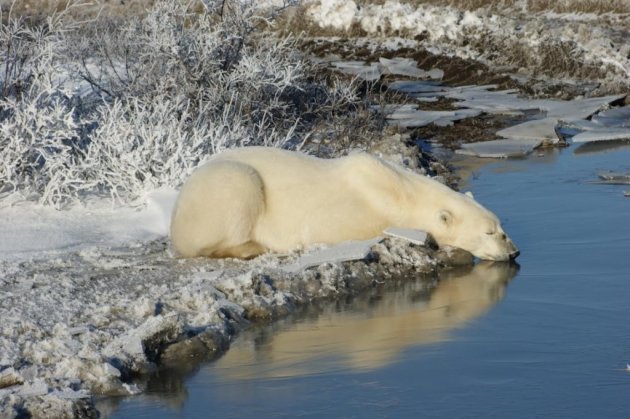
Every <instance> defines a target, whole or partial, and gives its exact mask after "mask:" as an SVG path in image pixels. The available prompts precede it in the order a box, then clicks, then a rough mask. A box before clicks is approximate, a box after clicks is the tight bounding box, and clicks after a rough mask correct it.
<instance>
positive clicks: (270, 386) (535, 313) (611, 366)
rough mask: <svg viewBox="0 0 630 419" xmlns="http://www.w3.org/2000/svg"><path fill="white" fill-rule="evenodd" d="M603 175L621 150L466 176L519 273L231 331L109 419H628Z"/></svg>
mask: <svg viewBox="0 0 630 419" xmlns="http://www.w3.org/2000/svg"><path fill="white" fill-rule="evenodd" d="M576 151H577V152H576ZM602 170H613V171H624V172H630V147H621V148H617V149H611V150H604V151H601V150H598V149H597V148H595V149H593V148H591V149H577V148H575V147H571V148H568V149H564V150H555V151H550V152H548V153H547V155H546V156H545V157H541V156H534V157H531V158H530V159H527V160H516V161H513V160H510V161H501V162H496V163H493V164H490V165H486V166H483V167H481V168H480V169H479V170H477V171H476V172H475V173H474V175H473V178H472V180H471V182H470V189H472V191H473V192H474V194H475V197H476V199H477V200H479V201H480V202H482V203H483V204H484V205H486V206H487V207H489V208H491V209H492V210H493V211H494V212H496V213H497V214H498V215H499V216H500V217H501V219H502V220H503V222H504V226H505V228H506V230H507V231H508V232H509V234H510V235H511V236H512V238H513V239H514V241H515V242H516V243H517V244H518V245H519V247H520V249H521V256H520V258H519V259H518V262H519V264H520V270H518V272H517V269H516V268H515V267H514V266H511V265H509V264H487V263H483V264H480V265H478V266H476V267H475V268H474V269H472V270H471V269H467V270H464V271H458V272H452V273H449V274H445V277H444V278H442V280H441V281H440V282H439V284H438V285H437V287H435V288H434V289H427V287H426V285H423V284H422V283H420V282H417V281H409V282H408V283H406V284H405V285H403V286H401V287H400V288H399V289H397V290H395V291H388V292H385V293H382V294H378V295H377V294H374V295H371V296H368V297H366V298H364V299H355V300H353V301H351V302H347V303H343V302H339V303H337V304H335V305H330V306H329V307H322V308H318V309H317V310H314V311H315V312H316V314H317V315H315V314H314V313H310V314H308V313H307V314H304V315H302V316H299V317H301V318H300V319H299V320H296V319H289V320H288V321H285V322H281V323H278V324H275V325H273V326H271V327H268V328H265V329H257V330H252V331H249V332H246V333H245V334H243V335H242V336H241V337H239V339H237V341H236V342H235V343H234V345H233V347H232V348H231V349H230V350H229V351H228V353H227V354H226V355H225V356H224V357H222V358H221V359H219V360H218V361H216V362H211V363H207V364H203V365H201V366H200V367H199V368H198V371H197V372H196V373H194V374H189V376H188V377H187V378H186V379H182V378H181V377H178V376H173V377H165V378H163V379H162V380H161V381H160V383H161V384H158V385H153V386H151V387H152V390H151V391H150V392H148V393H147V394H143V395H141V396H138V397H134V398H129V399H124V400H122V401H120V404H119V405H118V406H117V407H116V408H114V405H113V404H110V405H109V408H111V409H114V412H113V415H112V416H113V417H116V418H126V417H147V418H149V417H151V418H156V417H183V418H206V417H208V418H210V417H212V418H221V417H244V418H248V417H260V418H262V417H356V418H365V417H427V418H432V417H440V418H465V417H469V418H488V417H492V418H495V417H496V418H507V417H510V418H514V417H517V418H531V417H544V418H549V417H558V418H569V417H570V418H627V417H630V372H628V371H627V370H626V363H627V362H630V322H629V320H630V198H625V197H624V196H623V191H624V190H630V185H626V186H625V187H624V186H617V185H601V184H595V183H592V181H595V180H597V173H598V172H599V171H602ZM115 403H117V402H115ZM102 407H103V409H104V410H108V407H107V404H104V405H103V406H102Z"/></svg>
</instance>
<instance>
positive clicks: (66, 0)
mask: <svg viewBox="0 0 630 419" xmlns="http://www.w3.org/2000/svg"><path fill="white" fill-rule="evenodd" d="M153 3H154V1H153V0H124V1H121V0H15V1H14V0H0V7H1V8H2V11H3V14H4V15H6V14H7V13H8V12H9V10H11V9H12V13H13V15H14V16H47V15H50V14H51V13H53V12H61V11H63V10H66V9H67V8H68V7H69V6H72V7H70V11H71V13H72V14H73V15H75V16H88V17H89V16H96V15H97V14H99V13H101V14H103V13H104V14H107V15H111V16H124V15H129V14H134V15H141V14H143V13H145V11H146V10H147V9H149V8H150V7H151V6H152V5H153Z"/></svg>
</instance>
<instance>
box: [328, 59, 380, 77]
mask: <svg viewBox="0 0 630 419" xmlns="http://www.w3.org/2000/svg"><path fill="white" fill-rule="evenodd" d="M331 64H332V66H333V67H335V68H336V69H337V70H339V71H341V72H342V73H345V74H350V75H353V76H357V77H358V78H360V79H363V80H366V81H374V80H378V79H379V78H380V77H381V70H380V68H379V66H378V64H369V65H368V64H366V62H365V61H334V62H332V63H331Z"/></svg>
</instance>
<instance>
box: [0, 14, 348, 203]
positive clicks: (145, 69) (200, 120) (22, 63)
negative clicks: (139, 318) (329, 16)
mask: <svg viewBox="0 0 630 419" xmlns="http://www.w3.org/2000/svg"><path fill="white" fill-rule="evenodd" d="M199 5H202V6H203V7H202V8H201V10H200V9H199V7H195V6H199ZM273 14H274V9H269V10H267V9H265V10H261V9H260V8H257V7H256V6H255V3H254V2H249V3H248V2H240V1H238V2H237V1H225V2H212V1H205V2H203V3H201V2H198V3H195V2H192V3H186V2H171V1H157V2H156V3H155V5H154V6H153V8H151V9H150V10H149V11H148V13H147V15H146V16H144V17H134V16H132V17H125V18H124V19H118V20H116V19H114V18H111V17H103V18H97V19H96V20H94V21H92V22H89V24H86V25H81V24H80V23H77V22H76V21H73V20H72V19H71V18H70V17H69V14H68V13H67V10H65V11H62V12H60V13H57V14H54V15H52V16H51V17H50V18H48V19H46V20H45V21H25V20H20V19H14V18H12V17H10V16H9V17H8V18H7V19H6V20H3V23H2V28H1V30H0V55H1V56H2V62H3V63H4V64H3V68H2V69H1V70H2V72H1V74H0V92H1V96H0V149H2V150H3V152H2V153H1V154H0V202H1V203H2V204H3V205H6V204H7V203H8V204H11V203H14V202H16V201H21V200H34V201H38V202H40V203H43V204H47V205H54V206H56V207H58V208H61V207H65V206H68V205H72V204H75V203H79V202H86V201H87V200H89V198H90V197H94V196H97V197H98V196H100V197H102V196H106V197H110V198H112V199H113V200H115V201H117V202H119V203H124V204H134V203H136V202H139V201H138V200H139V198H141V197H143V196H145V195H146V193H147V192H149V191H151V190H153V189H155V188H158V187H161V186H172V187H176V186H178V185H179V184H181V182H182V181H183V180H184V179H185V177H186V176H187V175H189V174H190V172H191V171H192V170H193V169H194V168H195V167H196V166H197V165H198V164H199V163H200V162H202V161H203V160H205V159H206V158H207V157H208V156H210V155H211V154H214V153H217V152H220V151H222V150H224V149H226V148H231V147H236V146H244V145H267V146H274V147H285V148H290V147H297V146H298V145H299V144H300V143H301V142H302V141H303V140H304V139H305V138H308V137H309V135H310V132H311V131H312V130H313V127H315V126H316V125H317V124H318V123H321V122H322V121H323V120H326V119H329V118H332V115H329V111H330V110H331V109H340V110H341V109H355V108H356V102H357V101H358V99H357V97H356V95H355V94H354V93H353V91H352V90H353V88H352V87H347V86H342V87H340V88H336V87H335V88H332V89H330V88H329V87H328V81H327V80H323V79H321V80H318V79H317V77H313V74H314V73H315V70H314V68H313V64H311V63H310V62H308V61H305V60H304V59H303V58H302V56H301V55H300V54H299V53H298V52H297V49H296V48H295V47H294V41H293V40H291V39H287V38H285V39H278V38H275V37H274V35H273V34H271V32H269V31H261V30H260V29H259V28H260V26H261V25H263V26H264V25H268V24H269V19H270V18H271V17H273ZM333 84H334V83H333Z"/></svg>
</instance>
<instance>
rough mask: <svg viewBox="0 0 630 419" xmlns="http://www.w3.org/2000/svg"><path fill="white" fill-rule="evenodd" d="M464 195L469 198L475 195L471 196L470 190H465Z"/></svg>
mask: <svg viewBox="0 0 630 419" xmlns="http://www.w3.org/2000/svg"><path fill="white" fill-rule="evenodd" d="M464 195H466V196H467V197H469V198H470V199H475V197H474V196H473V194H472V192H470V191H466V193H464Z"/></svg>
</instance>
